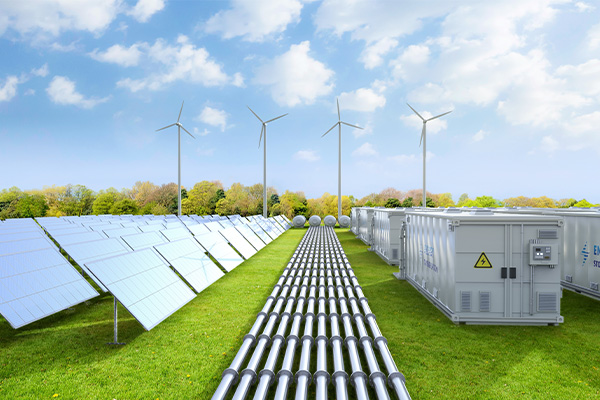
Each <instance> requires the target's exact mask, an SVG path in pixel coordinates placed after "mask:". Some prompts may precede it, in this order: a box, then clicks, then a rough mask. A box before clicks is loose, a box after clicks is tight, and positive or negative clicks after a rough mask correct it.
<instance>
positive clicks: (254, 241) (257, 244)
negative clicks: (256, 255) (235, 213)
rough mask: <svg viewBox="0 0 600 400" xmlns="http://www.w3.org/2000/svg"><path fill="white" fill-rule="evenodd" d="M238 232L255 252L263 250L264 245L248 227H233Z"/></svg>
mask: <svg viewBox="0 0 600 400" xmlns="http://www.w3.org/2000/svg"><path fill="white" fill-rule="evenodd" d="M235 229H237V230H238V232H239V233H240V234H241V235H242V236H243V237H244V238H245V239H246V240H247V241H248V242H250V244H251V245H252V247H254V248H255V249H256V250H257V251H260V250H261V249H263V248H264V247H265V246H266V244H265V242H263V241H262V239H261V238H259V237H258V236H257V235H256V233H254V231H253V230H252V229H251V228H250V227H249V226H248V225H238V226H236V227H235Z"/></svg>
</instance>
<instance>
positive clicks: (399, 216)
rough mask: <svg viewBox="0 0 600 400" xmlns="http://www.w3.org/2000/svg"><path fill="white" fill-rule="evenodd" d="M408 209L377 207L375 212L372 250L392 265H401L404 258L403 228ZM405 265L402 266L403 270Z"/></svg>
mask: <svg viewBox="0 0 600 400" xmlns="http://www.w3.org/2000/svg"><path fill="white" fill-rule="evenodd" d="M406 210H407V209H405V208H377V209H375V210H374V212H373V240H372V241H373V243H372V244H371V250H373V251H374V252H375V253H377V254H378V255H379V256H380V257H381V258H382V259H383V260H384V261H385V262H386V263H388V264H390V265H400V261H401V260H403V259H404V252H403V247H404V246H403V244H404V240H403V236H404V235H403V233H402V228H403V225H404V223H405V221H406ZM403 267H404V266H401V268H400V270H401V272H402V271H403ZM401 275H402V273H401Z"/></svg>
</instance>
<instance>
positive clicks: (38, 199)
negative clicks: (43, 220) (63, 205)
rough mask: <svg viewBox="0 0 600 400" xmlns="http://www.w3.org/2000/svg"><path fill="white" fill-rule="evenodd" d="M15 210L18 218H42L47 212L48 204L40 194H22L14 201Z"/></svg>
mask: <svg viewBox="0 0 600 400" xmlns="http://www.w3.org/2000/svg"><path fill="white" fill-rule="evenodd" d="M15 209H16V211H17V214H18V217H19V218H32V217H44V216H45V215H46V211H48V204H46V198H45V197H44V196H43V195H41V194H33V195H28V194H24V195H23V196H22V197H20V198H19V199H17V200H16V205H15Z"/></svg>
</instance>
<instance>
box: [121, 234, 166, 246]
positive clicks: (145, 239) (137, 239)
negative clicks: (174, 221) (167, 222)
mask: <svg viewBox="0 0 600 400" xmlns="http://www.w3.org/2000/svg"><path fill="white" fill-rule="evenodd" d="M121 239H123V240H124V241H125V243H127V244H128V245H129V247H131V248H132V249H133V250H140V249H145V248H148V247H152V246H156V245H157V244H161V243H166V242H167V239H166V238H165V237H164V236H163V235H161V234H160V233H159V232H143V233H136V234H135V235H127V236H122V237H121Z"/></svg>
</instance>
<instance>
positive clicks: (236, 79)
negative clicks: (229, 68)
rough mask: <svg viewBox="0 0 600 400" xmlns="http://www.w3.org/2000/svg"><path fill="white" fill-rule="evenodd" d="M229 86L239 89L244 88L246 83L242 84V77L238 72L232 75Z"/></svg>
mask: <svg viewBox="0 0 600 400" xmlns="http://www.w3.org/2000/svg"><path fill="white" fill-rule="evenodd" d="M231 84H232V85H233V86H235V87H240V88H243V87H246V83H245V82H244V76H243V75H242V74H241V73H239V72H236V73H235V74H233V80H232V82H231Z"/></svg>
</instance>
